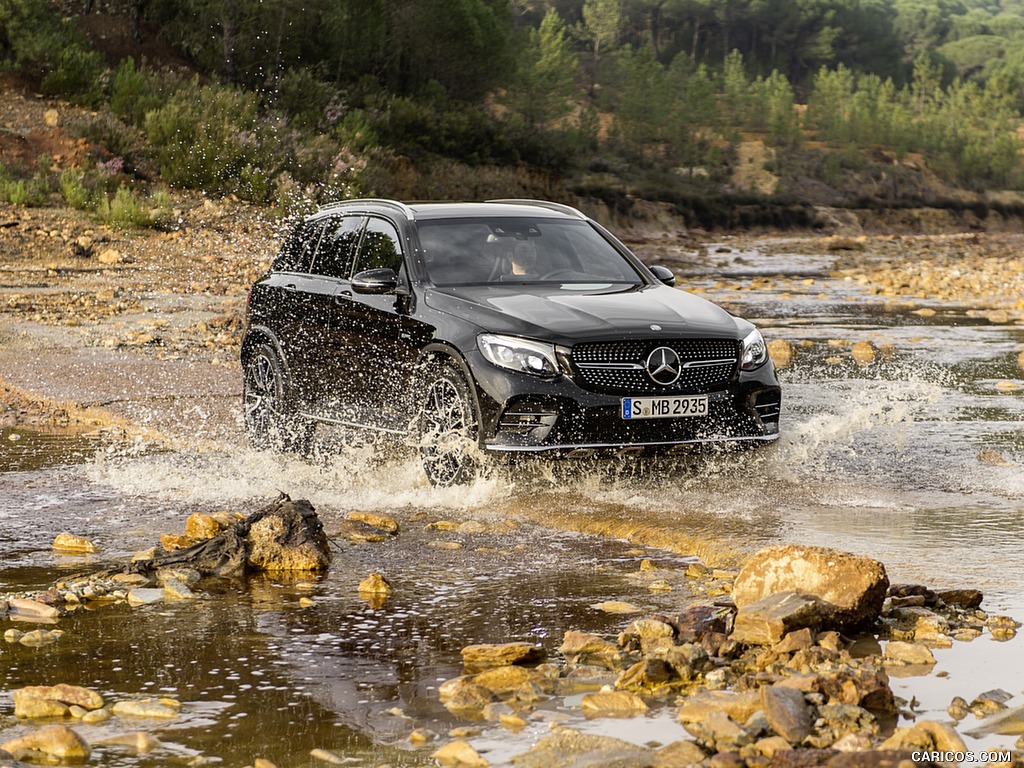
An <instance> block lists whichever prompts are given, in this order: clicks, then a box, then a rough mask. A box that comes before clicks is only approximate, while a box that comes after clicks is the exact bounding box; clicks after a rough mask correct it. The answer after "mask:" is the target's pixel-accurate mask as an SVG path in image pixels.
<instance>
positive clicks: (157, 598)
mask: <svg viewBox="0 0 1024 768" xmlns="http://www.w3.org/2000/svg"><path fill="white" fill-rule="evenodd" d="M166 597H167V593H166V592H164V590H163V589H157V588H153V587H138V588H136V589H132V590H129V591H128V604H129V605H136V606H139V605H154V604H155V603H161V602H163V601H164V600H165V599H166Z"/></svg>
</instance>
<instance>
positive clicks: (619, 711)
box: [580, 691, 648, 717]
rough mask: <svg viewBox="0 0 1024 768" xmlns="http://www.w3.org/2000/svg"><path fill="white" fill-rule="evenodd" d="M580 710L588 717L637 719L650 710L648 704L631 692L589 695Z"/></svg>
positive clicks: (585, 697) (601, 692) (600, 692)
mask: <svg viewBox="0 0 1024 768" xmlns="http://www.w3.org/2000/svg"><path fill="white" fill-rule="evenodd" d="M580 708H581V709H582V710H583V714H584V715H587V716H588V717H635V716H636V715H640V714H643V713H644V712H646V711H647V710H648V706H647V703H646V702H645V701H644V700H643V699H641V698H640V697H639V696H637V695H636V694H635V693H632V692H631V691H599V692H597V693H588V694H586V695H585V696H584V697H583V699H582V701H581V702H580Z"/></svg>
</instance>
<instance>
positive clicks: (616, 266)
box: [418, 218, 643, 286]
mask: <svg viewBox="0 0 1024 768" xmlns="http://www.w3.org/2000/svg"><path fill="white" fill-rule="evenodd" d="M418 229H419V238H420V245H421V247H422V249H423V263H424V265H425V267H426V270H427V275H428V277H429V278H430V280H431V282H433V283H434V284H435V285H440V286H452V285H475V284H481V283H562V284H573V285H581V286H582V285H588V284H599V285H608V284H620V285H621V284H626V285H642V284H643V280H642V278H641V277H640V274H639V273H638V272H637V270H636V269H635V268H634V267H633V265H632V264H631V263H630V262H629V260H628V259H626V257H625V256H623V255H622V254H621V253H619V251H618V250H616V249H615V248H614V247H613V246H612V244H611V243H610V242H608V241H607V240H606V239H605V238H604V237H602V236H601V234H600V233H599V232H598V231H597V230H595V229H594V228H593V227H591V226H590V225H589V224H588V223H587V222H585V221H572V220H554V219H526V218H516V219H510V218H467V219H438V220H435V221H430V220H428V221H421V222H419V226H418Z"/></svg>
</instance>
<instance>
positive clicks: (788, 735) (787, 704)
mask: <svg viewBox="0 0 1024 768" xmlns="http://www.w3.org/2000/svg"><path fill="white" fill-rule="evenodd" d="M761 708H762V709H763V710H764V714H765V717H766V718H767V719H768V724H769V725H770V726H771V729H772V730H773V731H775V733H777V734H778V735H779V736H781V737H782V738H784V739H785V740H786V741H788V742H789V743H790V744H794V745H798V744H800V743H801V742H802V741H803V740H804V739H805V738H807V737H808V736H809V735H810V734H811V731H812V730H814V719H813V717H812V716H811V710H810V708H809V707H808V706H807V702H806V701H805V700H804V695H803V694H802V693H801V692H800V691H797V690H794V689H793V688H785V687H782V686H769V685H766V686H763V687H762V688H761Z"/></svg>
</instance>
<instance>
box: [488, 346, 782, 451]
mask: <svg viewBox="0 0 1024 768" xmlns="http://www.w3.org/2000/svg"><path fill="white" fill-rule="evenodd" d="M471 368H472V369H473V374H474V378H475V379H476V381H477V392H478V397H479V404H480V417H481V419H480V427H481V429H480V442H481V447H482V448H484V449H485V450H488V451H495V452H504V453H553V454H561V455H566V454H568V455H581V456H582V455H587V454H589V453H594V452H613V453H614V452H618V453H623V452H627V453H659V452H666V451H672V450H690V449H692V448H693V447H695V446H702V445H713V444H720V443H734V444H742V443H752V444H756V443H766V442H771V441H774V440H777V439H778V437H779V411H780V405H781V388H780V387H779V383H778V380H777V379H776V378H775V372H774V369H773V367H772V365H771V362H768V363H766V364H765V365H764V366H761V368H759V369H758V370H756V371H751V372H745V371H741V372H739V374H738V375H737V376H736V377H734V378H733V380H731V381H730V382H729V383H728V385H727V386H725V387H724V388H721V389H718V390H716V391H710V392H700V393H697V394H706V395H707V396H708V411H709V412H708V415H707V416H701V417H683V418H664V419H623V418H622V415H621V414H622V397H621V396H619V395H612V394H601V393H595V392H592V391H588V390H585V389H583V388H581V387H579V386H578V385H577V384H576V383H575V382H574V381H573V379H571V378H569V377H567V376H561V377H559V378H557V379H555V380H549V381H546V380H543V379H538V378H536V377H532V376H529V375H526V374H518V373H513V372H510V371H504V370H501V369H497V368H495V367H494V366H493V365H490V364H489V363H487V362H486V361H484V360H482V359H481V360H473V361H471Z"/></svg>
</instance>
